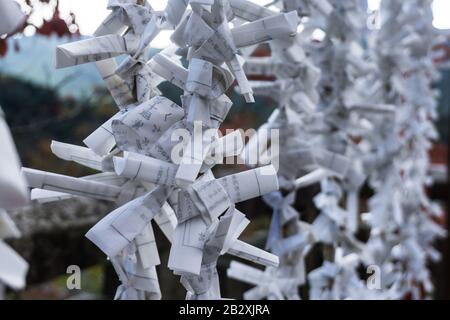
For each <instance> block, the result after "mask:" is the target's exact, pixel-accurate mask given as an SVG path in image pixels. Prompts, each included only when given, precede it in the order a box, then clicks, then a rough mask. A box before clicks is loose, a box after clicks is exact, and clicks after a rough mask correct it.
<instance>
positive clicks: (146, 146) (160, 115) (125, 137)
mask: <svg viewBox="0 0 450 320" xmlns="http://www.w3.org/2000/svg"><path fill="white" fill-rule="evenodd" d="M184 116H185V113H184V110H183V108H181V107H180V106H178V105H177V104H175V103H174V102H172V101H170V100H169V99H167V98H166V97H163V96H156V97H154V98H152V99H150V100H148V101H146V102H143V103H141V104H140V105H138V106H136V107H134V108H132V109H130V110H129V111H127V112H124V113H121V114H119V115H118V116H117V117H116V119H115V120H113V121H112V125H111V127H112V132H113V135H114V138H115V140H116V144H117V146H118V147H119V148H120V149H121V150H123V151H129V152H135V153H138V154H144V155H150V150H151V148H152V147H153V146H154V144H155V143H156V141H158V139H159V138H160V137H161V136H162V135H163V134H164V132H166V131H167V130H168V129H169V128H170V127H171V126H172V125H173V124H175V123H176V122H178V121H180V120H181V119H183V117H184Z"/></svg>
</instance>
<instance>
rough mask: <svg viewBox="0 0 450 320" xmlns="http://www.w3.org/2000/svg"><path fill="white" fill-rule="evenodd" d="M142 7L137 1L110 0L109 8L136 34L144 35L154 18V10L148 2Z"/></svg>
mask: <svg viewBox="0 0 450 320" xmlns="http://www.w3.org/2000/svg"><path fill="white" fill-rule="evenodd" d="M143 3H144V5H140V4H138V3H137V1H136V0H109V1H108V6H107V8H108V9H110V10H113V12H114V13H115V14H116V15H117V16H118V17H119V19H120V21H121V22H122V23H123V24H124V25H126V26H128V27H131V28H132V29H133V31H134V32H136V33H143V32H144V30H145V26H146V25H147V24H148V23H149V21H150V20H151V18H152V16H153V9H152V7H151V6H150V4H149V3H148V2H147V1H143Z"/></svg>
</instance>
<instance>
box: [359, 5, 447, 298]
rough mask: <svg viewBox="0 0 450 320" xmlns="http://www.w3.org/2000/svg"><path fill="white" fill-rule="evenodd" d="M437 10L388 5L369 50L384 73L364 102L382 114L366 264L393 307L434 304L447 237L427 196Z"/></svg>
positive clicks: (369, 163)
mask: <svg viewBox="0 0 450 320" xmlns="http://www.w3.org/2000/svg"><path fill="white" fill-rule="evenodd" d="M431 4H432V1H431V0H413V1H406V2H405V1H399V0H394V1H387V0H384V1H382V2H381V8H380V13H379V14H380V17H381V19H380V29H379V30H376V31H375V33H374V37H373V39H371V42H370V43H369V44H370V47H371V53H372V54H373V61H374V63H375V65H376V67H377V68H376V69H377V72H376V73H371V75H370V76H369V77H368V79H366V80H365V81H362V82H361V83H360V84H359V86H361V87H364V88H365V91H364V93H365V95H363V96H362V98H363V99H367V100H369V101H371V102H373V104H374V105H373V107H374V109H376V110H379V111H380V113H379V116H378V119H375V118H374V119H373V121H372V123H373V129H372V130H371V132H370V133H369V134H368V136H367V141H368V142H369V143H368V144H367V146H366V147H367V149H366V156H365V159H364V166H365V167H366V168H367V169H366V170H367V172H370V173H371V176H370V184H371V187H372V188H373V189H374V191H375V194H374V196H373V197H372V198H371V199H370V201H369V209H370V212H369V213H367V214H365V215H364V216H363V217H364V220H365V221H366V223H367V224H368V225H369V226H370V228H371V234H370V238H369V240H368V242H367V246H366V247H367V255H366V256H365V259H366V261H367V263H368V264H373V265H377V266H379V268H380V272H381V275H382V277H381V281H380V288H381V289H382V291H385V292H387V297H388V298H392V299H403V298H407V297H409V298H413V299H423V298H429V297H431V294H432V292H433V285H432V282H431V280H430V272H429V270H428V267H427V263H428V259H431V260H432V261H438V260H439V259H440V253H439V252H438V251H437V250H436V249H435V248H434V247H433V241H434V240H435V239H436V238H437V237H444V236H445V235H446V231H445V230H444V229H443V228H442V227H441V226H440V225H439V224H438V221H439V220H440V219H441V217H442V215H443V214H444V213H443V211H442V209H441V208H440V207H439V206H438V205H437V204H436V203H434V202H432V201H431V200H430V199H429V198H428V196H427V194H426V190H425V187H426V186H428V185H430V184H431V183H432V181H431V180H430V176H429V156H428V151H429V149H430V148H431V140H434V139H436V138H437V132H436V130H435V128H434V125H433V120H434V119H436V117H437V110H436V108H437V103H436V93H435V92H434V91H433V90H432V89H431V84H432V82H433V81H434V80H435V79H436V77H437V71H436V70H435V68H434V66H433V61H432V47H433V45H434V44H435V41H436V39H437V32H436V31H435V29H434V28H433V26H432V20H433V17H432V11H431ZM361 92H363V91H361ZM386 106H389V110H387V111H385V112H383V111H382V110H383V109H387V108H386Z"/></svg>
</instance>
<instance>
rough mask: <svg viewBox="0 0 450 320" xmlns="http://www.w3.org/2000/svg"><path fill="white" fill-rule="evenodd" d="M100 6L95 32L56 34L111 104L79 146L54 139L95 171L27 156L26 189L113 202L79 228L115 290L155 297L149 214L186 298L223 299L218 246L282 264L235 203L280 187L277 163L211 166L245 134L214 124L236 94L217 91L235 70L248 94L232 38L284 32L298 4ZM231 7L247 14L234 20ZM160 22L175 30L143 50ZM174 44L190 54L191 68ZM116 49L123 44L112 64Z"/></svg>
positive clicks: (259, 38) (290, 33) (65, 153)
mask: <svg viewBox="0 0 450 320" xmlns="http://www.w3.org/2000/svg"><path fill="white" fill-rule="evenodd" d="M188 4H189V7H188ZM108 8H109V9H111V10H112V12H111V14H110V15H109V16H108V17H107V18H106V19H105V20H104V21H103V23H102V24H101V25H100V27H99V28H98V29H97V31H96V32H95V36H94V37H93V38H90V39H87V40H82V41H78V42H73V43H69V44H66V45H61V46H59V47H58V48H57V52H56V63H57V67H68V66H73V65H77V64H81V63H87V62H95V63H96V65H97V67H98V69H99V71H100V73H101V75H102V77H103V79H104V80H105V83H106V86H107V87H108V89H109V91H110V92H111V95H112V96H113V97H114V100H115V102H116V103H117V105H118V107H119V112H118V113H117V114H116V115H115V116H114V117H112V118H111V119H110V120H109V121H107V122H106V123H105V124H103V125H102V126H101V127H100V128H98V129H97V130H96V131H94V132H93V133H92V134H91V135H90V136H89V137H87V138H86V139H85V140H84V143H85V145H86V146H87V148H86V147H82V146H75V145H70V144H65V143H61V142H56V141H54V142H53V143H52V151H53V153H54V154H55V155H57V156H58V157H60V158H62V159H65V160H71V161H75V162H77V163H80V164H82V165H85V166H87V167H90V168H92V169H95V170H98V171H101V173H99V174H96V175H91V176H88V177H83V178H73V177H69V176H64V175H59V174H53V173H48V172H42V171H38V170H33V169H27V168H25V169H23V174H24V176H25V177H26V179H27V181H28V184H29V186H30V187H32V188H34V189H33V190H32V198H33V199H37V200H40V201H52V200H58V199H64V198H68V197H71V196H85V197H91V198H96V199H102V200H107V201H113V202H115V203H117V205H118V208H117V209H116V210H114V211H113V212H111V213H110V214H108V215H107V216H106V217H105V218H104V219H102V220H101V221H99V222H98V223H97V224H96V225H95V226H94V227H93V228H92V229H91V230H90V231H89V232H88V233H87V237H88V238H89V239H90V240H91V241H93V242H94V243H95V244H96V245H97V246H98V247H99V248H100V249H101V250H102V251H103V252H104V253H105V254H106V255H107V256H108V257H109V258H110V260H111V262H112V264H113V266H114V267H115V269H116V271H117V274H118V275H119V278H120V280H121V282H122V285H121V286H120V287H119V289H118V291H117V296H116V298H117V299H158V298H161V293H160V289H159V283H158V279H157V274H156V269H155V266H156V265H158V264H159V263H160V260H159V256H158V250H157V246H156V243H155V238H154V234H153V230H152V221H154V222H155V223H156V224H158V225H159V227H160V228H161V230H162V231H163V232H164V234H165V235H166V236H167V238H168V239H169V241H171V250H170V256H169V263H168V267H169V268H170V269H171V270H173V271H174V273H175V274H177V275H180V276H181V283H182V284H183V286H184V287H185V288H186V290H187V292H188V293H187V298H188V299H219V298H220V290H219V281H218V275H217V270H216V263H217V259H218V258H219V256H220V255H222V254H225V253H229V254H232V255H235V256H238V257H241V258H244V259H247V260H250V261H253V262H256V263H259V264H262V265H265V266H272V267H277V266H278V257H277V256H275V255H273V254H270V253H267V252H265V251H264V250H261V249H258V248H256V247H253V246H252V245H249V244H247V243H245V242H242V241H240V240H239V239H238V237H239V235H240V234H241V233H242V231H243V230H244V228H245V227H246V226H247V224H248V223H249V221H248V220H247V219H246V217H245V215H244V214H243V213H241V212H240V211H239V210H237V209H236V208H235V206H234V204H235V203H238V202H241V201H245V200H248V199H251V198H254V197H258V196H261V195H264V194H267V193H270V192H272V191H275V190H277V189H278V179H277V174H276V171H275V169H274V167H273V166H271V165H268V166H264V167H259V168H255V169H252V170H248V171H244V172H240V173H236V174H232V175H228V176H225V177H221V178H216V177H214V175H213V173H212V171H211V168H212V167H213V166H214V165H216V164H217V163H221V162H222V161H223V158H224V157H227V156H234V155H238V154H239V153H240V152H241V149H242V145H243V142H242V138H241V136H240V133H239V132H235V133H231V134H228V135H225V136H219V132H218V128H219V126H220V124H221V123H222V121H223V120H224V118H225V117H226V116H227V113H228V112H229V110H230V108H231V106H232V102H231V100H230V99H229V98H228V97H227V96H226V95H225V92H226V91H227V90H228V89H229V88H230V86H231V85H232V83H233V81H234V79H235V80H236V81H237V84H238V86H239V89H240V92H241V93H242V95H243V96H244V97H245V100H246V101H247V102H253V101H254V99H253V92H252V89H251V87H250V85H249V82H248V80H247V77H246V75H245V73H244V70H243V68H242V66H241V60H242V58H241V57H240V56H239V54H238V53H239V48H243V47H248V46H252V45H255V44H259V43H262V42H267V41H270V40H274V39H275V40H279V41H290V39H291V38H293V37H294V36H295V34H296V30H297V25H298V21H299V20H298V16H297V13H296V12H288V13H279V14H276V15H270V16H267V15H265V14H264V12H265V11H266V10H265V9H264V8H263V7H260V6H256V8H257V9H258V10H256V11H255V10H254V9H255V5H254V4H252V3H251V2H248V1H246V0H232V1H225V0H210V1H205V0H190V1H182V0H170V1H168V5H167V7H166V9H165V10H164V11H162V12H159V11H155V10H153V9H152V7H151V6H150V5H149V4H148V3H147V2H145V1H137V0H126V1H123V0H122V1H117V0H110V1H109V3H108ZM237 17H239V18H241V19H244V20H246V21H248V23H244V24H240V25H238V26H235V27H234V28H233V27H231V25H230V21H233V19H236V18H237ZM161 30H174V31H173V34H172V36H171V40H172V45H171V46H170V47H168V48H166V49H164V50H163V51H162V52H160V53H158V54H156V55H155V56H153V57H152V58H151V59H149V58H148V49H149V45H150V44H151V42H152V40H153V39H154V38H155V37H156V36H157V35H158V33H159V32H160V31H161ZM178 54H182V55H183V54H184V55H185V56H186V59H187V61H188V67H187V68H185V67H184V66H183V65H182V64H181V61H180V57H179V56H177V55H178ZM116 56H124V59H122V60H121V63H120V64H117V62H116V59H115V58H114V57H116ZM162 81H169V82H171V83H172V84H174V85H176V86H178V87H179V88H181V89H182V90H183V91H184V94H183V95H182V97H181V101H182V106H179V105H177V104H175V103H174V102H172V101H170V100H169V99H168V98H166V97H164V96H162V95H161V93H160V92H159V91H158V89H157V85H158V84H159V83H161V82H162ZM174 137H175V139H174Z"/></svg>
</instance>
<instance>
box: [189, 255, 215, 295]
mask: <svg viewBox="0 0 450 320" xmlns="http://www.w3.org/2000/svg"><path fill="white" fill-rule="evenodd" d="M181 284H182V285H183V286H184V287H185V288H186V290H187V291H188V292H190V293H191V295H190V299H191V300H197V299H198V298H199V296H203V297H202V298H203V299H205V298H207V297H206V296H205V295H206V294H207V293H208V292H211V289H213V291H216V292H217V291H218V289H219V287H218V285H219V276H218V273H217V268H216V263H215V262H214V263H211V264H207V265H202V266H201V270H200V275H199V276H196V275H192V274H185V275H183V276H182V277H181ZM219 297H220V295H218V296H216V297H213V296H211V297H209V298H210V299H214V298H215V299H218V298H219Z"/></svg>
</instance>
